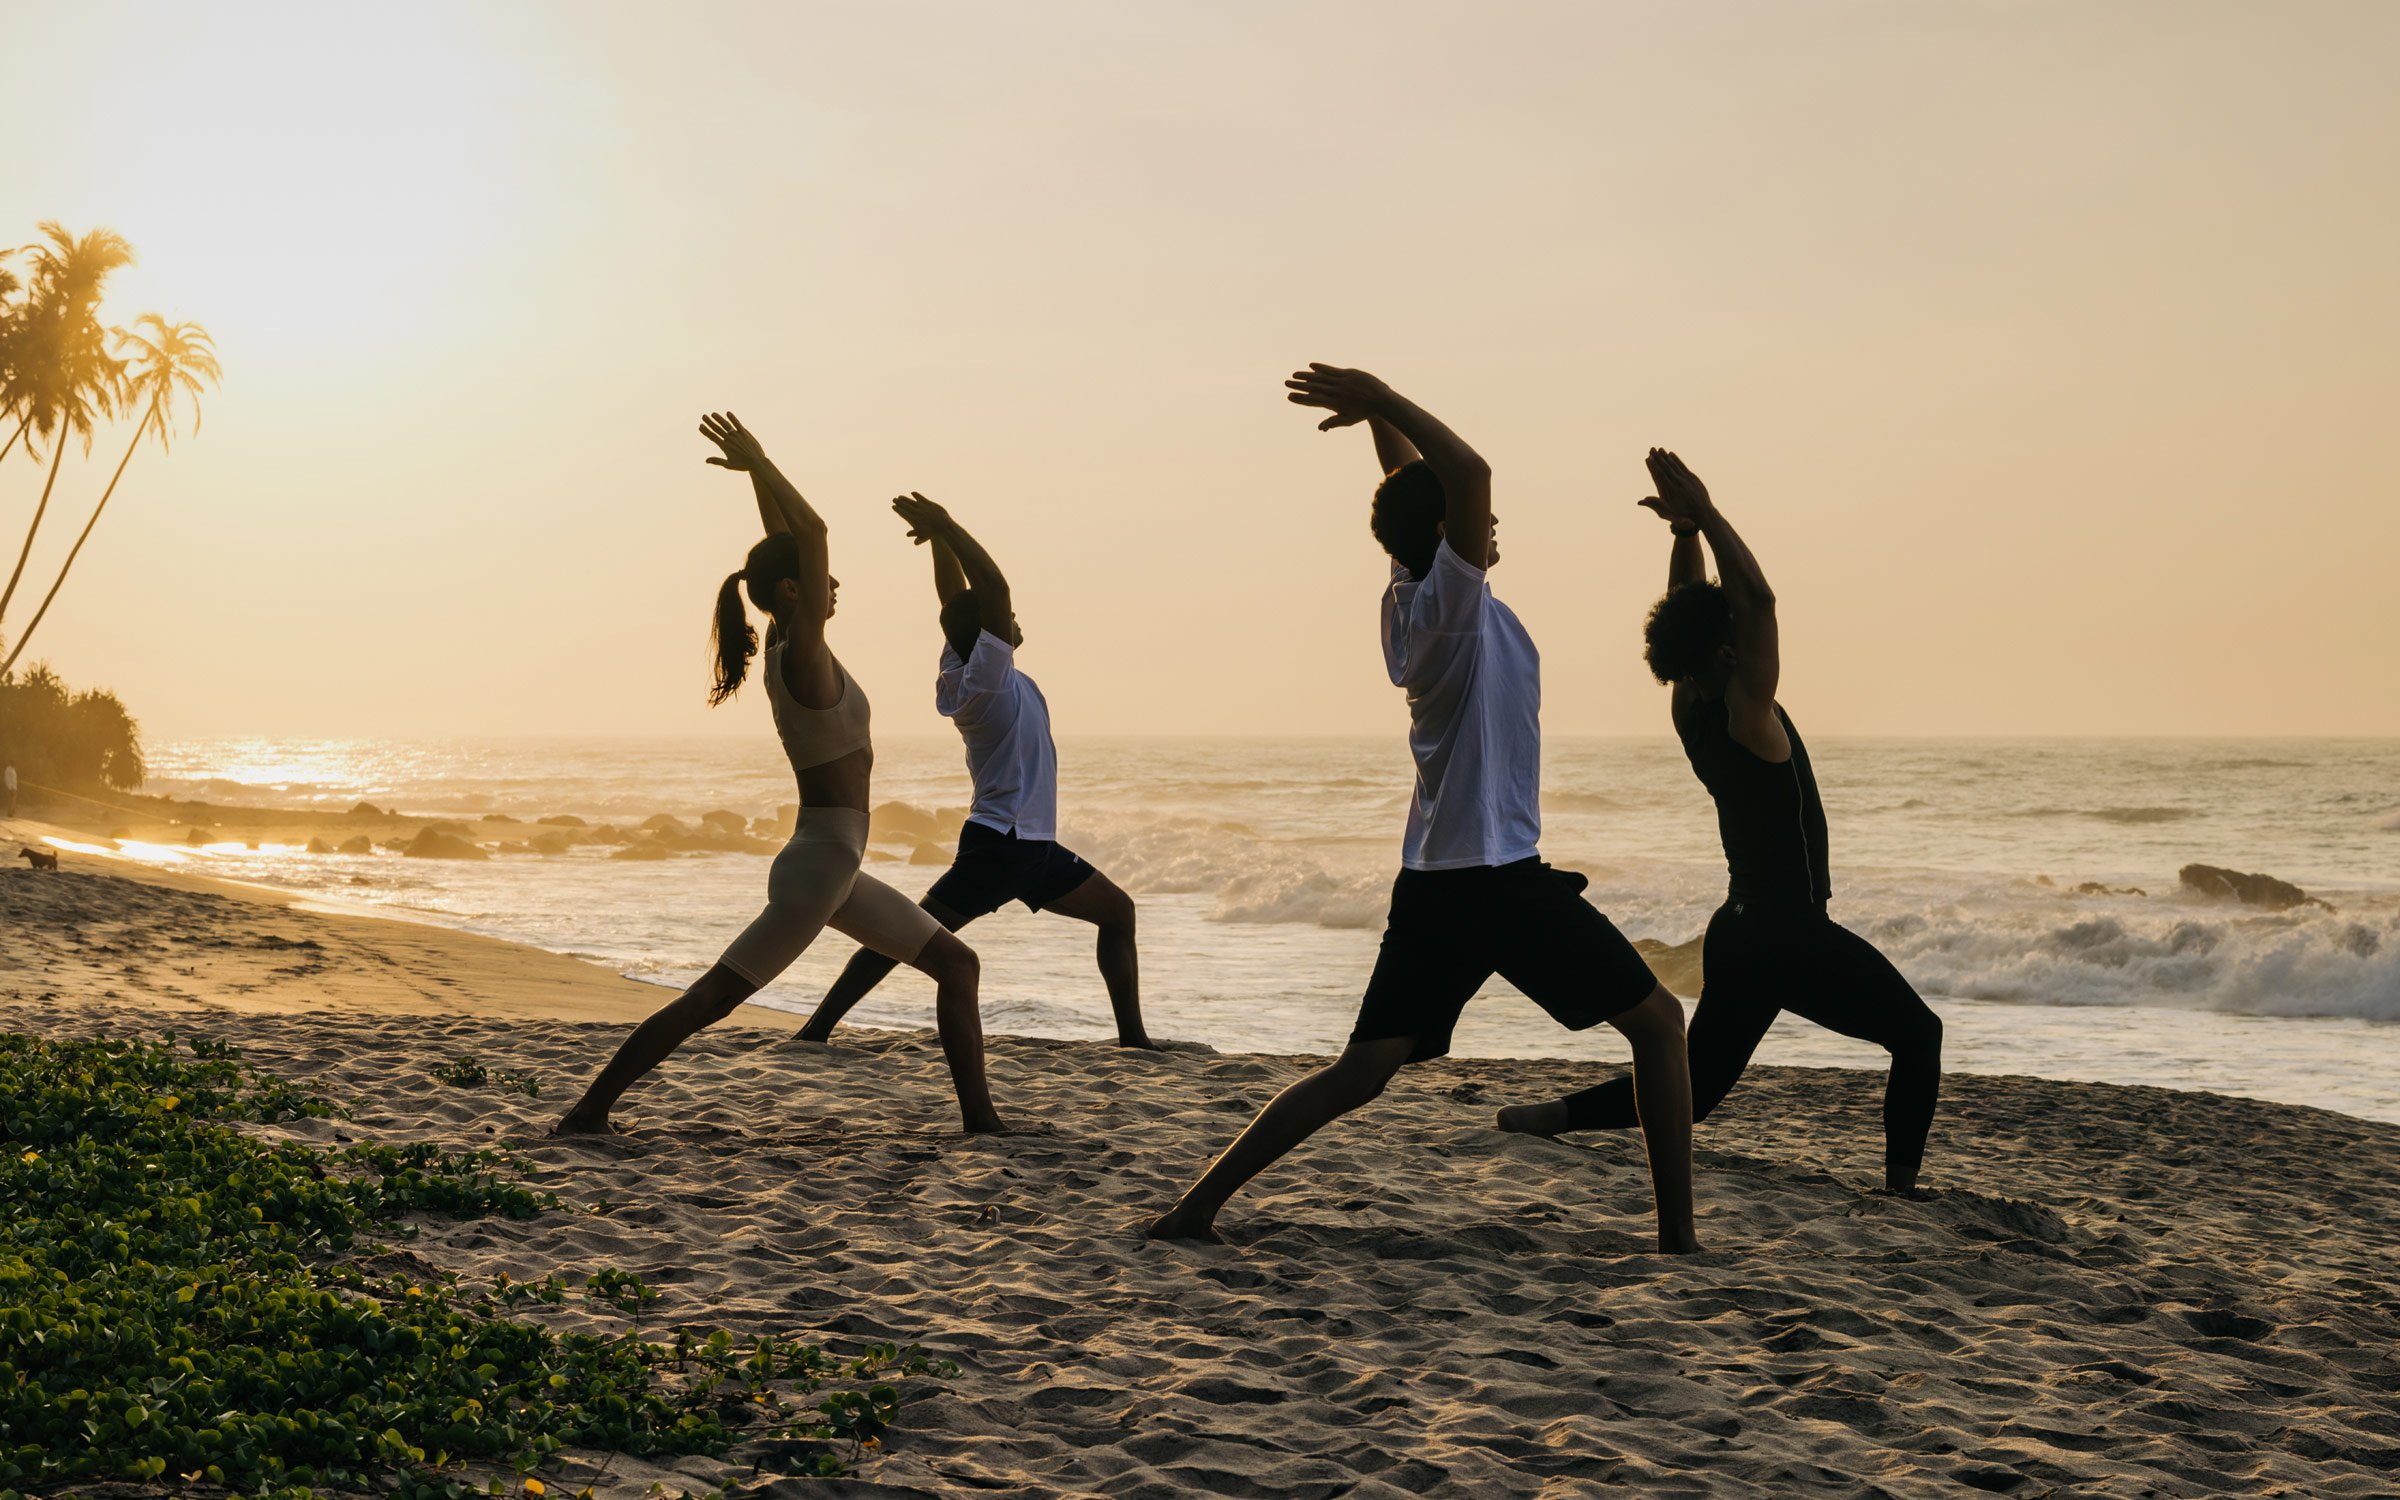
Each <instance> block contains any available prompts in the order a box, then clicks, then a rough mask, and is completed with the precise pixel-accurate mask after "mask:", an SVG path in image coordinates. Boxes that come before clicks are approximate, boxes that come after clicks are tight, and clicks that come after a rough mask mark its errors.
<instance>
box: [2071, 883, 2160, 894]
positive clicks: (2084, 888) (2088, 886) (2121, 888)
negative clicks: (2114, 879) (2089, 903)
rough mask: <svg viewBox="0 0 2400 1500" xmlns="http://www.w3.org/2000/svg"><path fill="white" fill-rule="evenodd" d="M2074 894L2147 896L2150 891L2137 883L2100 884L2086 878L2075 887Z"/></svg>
mask: <svg viewBox="0 0 2400 1500" xmlns="http://www.w3.org/2000/svg"><path fill="white" fill-rule="evenodd" d="M2075 894H2076V895H2078V896H2147V895H2149V894H2150V893H2149V892H2148V891H2145V890H2143V889H2142V888H2141V887H2140V886H2138V885H2102V884H2101V883H2100V882H2099V881H2097V880H2087V881H2085V882H2084V883H2083V884H2081V885H2079V886H2077V887H2075Z"/></svg>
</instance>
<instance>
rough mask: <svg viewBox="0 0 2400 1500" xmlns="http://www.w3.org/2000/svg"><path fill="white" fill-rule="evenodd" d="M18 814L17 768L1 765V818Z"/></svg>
mask: <svg viewBox="0 0 2400 1500" xmlns="http://www.w3.org/2000/svg"><path fill="white" fill-rule="evenodd" d="M16 815H17V768H16V767H15V766H14V765H6V766H0V818H13V817H15V816H16Z"/></svg>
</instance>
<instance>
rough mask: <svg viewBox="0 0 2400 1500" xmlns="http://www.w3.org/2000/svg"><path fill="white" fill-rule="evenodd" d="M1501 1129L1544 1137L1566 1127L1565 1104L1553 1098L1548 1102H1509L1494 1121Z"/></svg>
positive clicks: (1518, 1133)
mask: <svg viewBox="0 0 2400 1500" xmlns="http://www.w3.org/2000/svg"><path fill="white" fill-rule="evenodd" d="M1495 1123H1496V1124H1498V1125H1499V1127H1500V1128H1501V1129H1502V1130H1507V1131H1512V1132H1514V1133H1515V1134H1517V1135H1538V1136H1542V1137H1544V1138H1545V1139H1546V1138H1548V1137H1550V1136H1554V1135H1556V1134H1558V1133H1559V1132H1560V1131H1562V1130H1564V1129H1566V1128H1567V1106H1566V1105H1565V1103H1564V1102H1562V1101H1560V1100H1556V1099H1553V1100H1551V1101H1550V1102H1549V1103H1548V1104H1511V1105H1509V1106H1508V1107H1507V1108H1505V1109H1503V1110H1501V1111H1500V1118H1499V1119H1498V1120H1497V1121H1496V1122H1495Z"/></svg>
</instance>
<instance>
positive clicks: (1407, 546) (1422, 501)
mask: <svg viewBox="0 0 2400 1500" xmlns="http://www.w3.org/2000/svg"><path fill="white" fill-rule="evenodd" d="M1447 503H1448V502H1447V497H1446V496H1445V495H1444V494H1443V493H1442V481H1441V477H1440V476H1439V475H1437V474H1435V473H1434V472H1433V465H1431V464H1429V463H1427V462H1425V460H1423V459H1421V458H1419V459H1413V460H1411V461H1410V462H1408V463H1404V464H1402V465H1401V466H1400V467H1399V468H1397V469H1394V470H1392V472H1390V473H1389V474H1386V475H1384V476H1383V483H1381V484H1379V485H1377V486H1375V507H1374V509H1373V510H1371V511H1370V512H1368V515H1367V527H1368V529H1369V530H1371V531H1373V532H1374V533H1375V540H1377V541H1379V542H1381V543H1383V550H1384V551H1386V552H1388V553H1390V554H1391V555H1392V561H1394V562H1396V563H1398V564H1399V565H1400V566H1402V567H1404V568H1406V569H1408V572H1409V576H1410V577H1412V578H1418V579H1422V578H1423V577H1424V576H1425V575H1426V574H1427V573H1430V572H1432V571H1433V554H1434V552H1435V550H1436V549H1437V548H1439V547H1440V546H1441V544H1442V514H1443V511H1444V509H1445V507H1446V505H1447Z"/></svg>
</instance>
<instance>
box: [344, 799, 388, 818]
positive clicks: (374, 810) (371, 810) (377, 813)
mask: <svg viewBox="0 0 2400 1500" xmlns="http://www.w3.org/2000/svg"><path fill="white" fill-rule="evenodd" d="M350 816H352V817H354V818H380V817H384V816H386V814H385V812H384V810H383V809H382V808H380V807H377V806H376V805H375V804H374V803H372V802H361V803H359V804H358V805H357V806H356V807H353V808H351V809H350Z"/></svg>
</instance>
